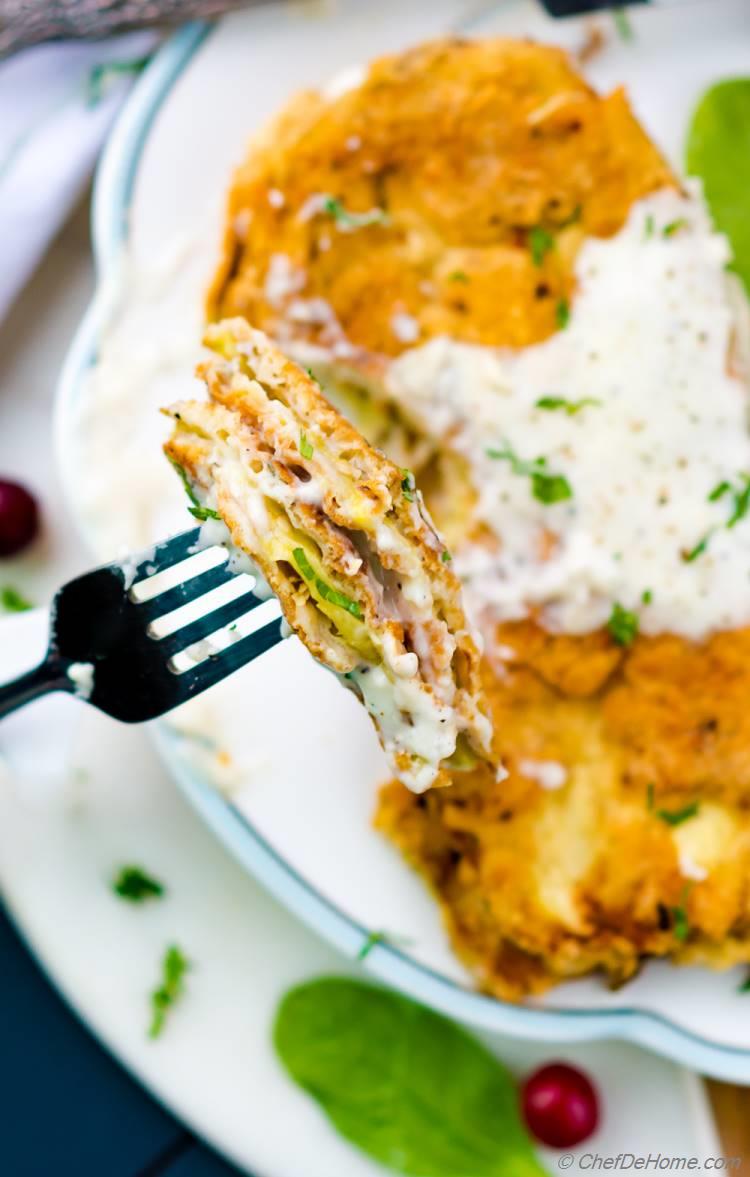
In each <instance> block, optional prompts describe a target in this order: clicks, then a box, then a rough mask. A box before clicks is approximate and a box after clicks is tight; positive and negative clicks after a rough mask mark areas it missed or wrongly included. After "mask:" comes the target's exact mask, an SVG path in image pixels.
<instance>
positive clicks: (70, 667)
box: [0, 528, 281, 723]
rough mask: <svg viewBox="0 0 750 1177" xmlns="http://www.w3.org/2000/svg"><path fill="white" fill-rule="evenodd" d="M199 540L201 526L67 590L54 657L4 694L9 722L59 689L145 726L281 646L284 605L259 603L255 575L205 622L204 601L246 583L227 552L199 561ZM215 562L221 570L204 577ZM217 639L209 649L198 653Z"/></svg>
mask: <svg viewBox="0 0 750 1177" xmlns="http://www.w3.org/2000/svg"><path fill="white" fill-rule="evenodd" d="M200 535H201V532H200V528H195V529H194V530H192V531H188V532H183V533H182V534H180V535H176V536H174V537H173V538H172V539H169V540H166V541H165V542H164V543H161V544H158V545H157V546H156V547H155V548H153V549H152V550H150V551H148V552H144V553H141V554H140V555H138V556H135V557H133V558H132V559H130V560H128V561H127V562H126V563H125V562H123V563H114V564H107V565H104V567H102V568H96V569H94V571H93V572H88V573H86V575H84V576H79V577H78V578H77V579H76V580H71V581H70V582H69V583H68V584H66V585H64V586H63V588H61V589H60V591H59V592H58V593H57V596H56V597H55V599H54V602H53V605H52V612H51V623H50V642H49V648H48V650H47V655H46V657H45V659H44V661H43V662H42V663H41V664H40V665H39V666H37V667H36V668H35V669H34V670H31V671H29V672H28V673H27V674H24V675H22V676H21V677H20V678H18V679H16V680H15V681H13V682H10V683H6V684H4V685H2V686H0V718H2V717H3V716H4V715H7V714H9V713H10V712H11V711H14V710H15V709H16V708H18V707H22V706H23V705H24V704H25V703H29V702H31V701H32V700H33V699H37V698H39V697H40V696H41V695H46V694H48V693H49V692H51V691H68V692H69V693H71V694H77V695H79V696H81V697H82V698H85V699H87V700H88V702H90V703H92V704H93V705H94V706H95V707H98V708H99V710H100V711H104V712H106V714H107V715H111V716H112V717H113V718H114V719H119V720H121V721H122V722H124V723H142V722H144V721H145V720H148V719H155V718H156V717H157V716H159V715H163V714H164V713H165V712H167V711H171V710H172V708H174V707H177V706H179V704H180V703H185V702H187V700H188V699H192V698H194V697H195V695H199V694H200V693H201V692H202V691H205V690H207V688H208V687H211V686H213V685H214V684H215V683H217V682H219V681H220V680H221V679H223V678H226V676H227V675H228V674H232V673H233V672H234V671H235V670H238V669H239V668H240V667H241V666H244V665H245V664H246V663H248V662H252V661H253V659H254V658H257V657H258V656H259V655H260V654H263V653H264V652H265V651H266V650H268V649H269V648H270V647H271V646H274V645H276V643H277V642H278V641H279V640H280V638H281V613H280V608H279V605H278V602H276V601H274V602H273V603H270V602H266V601H264V599H263V597H261V596H257V595H255V594H254V593H253V592H252V587H253V584H254V582H253V580H251V578H250V577H249V576H247V575H243V576H242V577H241V578H238V582H237V587H238V589H239V590H240V591H239V592H237V594H236V595H235V596H234V597H232V599H231V600H228V601H223V602H222V603H220V604H216V605H213V604H212V603H211V602H210V601H207V602H206V607H205V611H204V612H200V615H196V614H197V613H198V611H199V608H200V602H201V598H203V597H205V596H206V594H207V593H210V592H212V591H213V590H217V589H219V588H220V587H221V586H222V585H225V584H227V583H228V582H229V581H231V580H233V579H234V578H235V577H236V576H238V574H237V572H236V571H235V570H234V569H233V568H232V567H230V561H229V556H228V553H227V552H226V550H225V549H223V548H218V547H216V548H211V549H206V552H207V555H206V556H200V555H199V553H200V552H201V547H200ZM209 551H210V553H211V555H208V552H209ZM207 560H213V566H212V567H209V568H206V569H205V570H200V566H201V565H205V563H206V562H207ZM186 561H190V562H188V563H185V562H186ZM183 563H184V568H181V567H180V566H181V565H183ZM191 563H192V568H191ZM196 565H198V567H196ZM170 569H175V570H176V572H175V574H174V575H170V580H171V581H173V582H174V579H175V576H177V578H178V580H179V583H173V584H172V585H171V586H170V587H167V586H165V587H164V588H163V589H162V588H160V584H159V580H162V581H163V580H164V579H166V578H165V577H164V576H162V574H163V573H165V572H167V571H168V570H170ZM183 576H184V579H182V578H181V577H183ZM157 577H159V580H157V579H155V578H157ZM245 586H247V587H245ZM243 589H244V591H242V590H243ZM264 604H265V605H266V606H267V607H266V608H265V609H263V610H261V613H259V614H256V615H255V617H253V616H252V612H253V610H255V609H257V608H258V606H260V605H264ZM183 606H192V609H191V610H186V612H187V613H189V616H188V617H186V618H185V619H184V620H182V619H181V618H179V617H176V618H175V624H174V625H173V626H172V627H171V628H170V627H169V615H170V614H173V613H174V612H175V610H177V609H181V608H182V607H183ZM254 622H256V623H257V622H259V624H255V625H254V624H253V623H254ZM165 623H166V627H167V628H168V629H169V632H165ZM251 626H252V632H248V630H250V628H251ZM209 638H211V639H213V644H210V645H209V648H208V649H206V648H205V647H204V648H201V647H200V646H198V648H197V649H195V650H191V649H190V647H194V646H195V644H196V643H201V642H205V641H206V639H209Z"/></svg>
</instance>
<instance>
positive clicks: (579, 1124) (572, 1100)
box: [522, 1063, 599, 1148]
mask: <svg viewBox="0 0 750 1177" xmlns="http://www.w3.org/2000/svg"><path fill="white" fill-rule="evenodd" d="M522 1104H523V1115H524V1119H525V1120H526V1126H527V1127H528V1129H529V1132H530V1133H531V1134H532V1136H534V1137H536V1139H537V1140H539V1141H540V1142H541V1143H542V1144H547V1145H549V1146H550V1147H551V1148H571V1147H572V1146H573V1145H574V1144H580V1143H581V1141H583V1140H587V1139H588V1137H589V1136H591V1134H592V1132H594V1131H595V1129H596V1126H597V1124H598V1122H599V1100H598V1098H597V1094H596V1091H595V1090H594V1088H593V1086H592V1085H591V1082H590V1081H589V1080H588V1079H587V1078H586V1076H585V1075H584V1074H583V1073H582V1072H581V1071H577V1070H576V1068H575V1067H569V1066H568V1064H567V1063H548V1064H547V1065H546V1066H544V1067H540V1068H539V1070H538V1071H534V1073H533V1075H530V1076H529V1078H528V1079H527V1080H526V1082H525V1083H524V1086H523V1093H522Z"/></svg>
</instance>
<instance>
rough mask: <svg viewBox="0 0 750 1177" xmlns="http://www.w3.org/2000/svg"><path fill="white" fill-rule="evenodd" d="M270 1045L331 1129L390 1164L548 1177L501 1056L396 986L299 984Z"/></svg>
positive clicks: (447, 1175)
mask: <svg viewBox="0 0 750 1177" xmlns="http://www.w3.org/2000/svg"><path fill="white" fill-rule="evenodd" d="M273 1043H274V1047H275V1049H276V1053H277V1055H278V1057H279V1059H280V1060H281V1063H282V1065H283V1066H284V1067H285V1069H286V1071H287V1072H288V1074H289V1075H290V1076H291V1078H292V1079H293V1080H294V1082H295V1083H297V1084H298V1085H299V1086H300V1087H301V1088H302V1089H303V1090H304V1091H305V1092H306V1093H307V1094H308V1095H309V1096H310V1097H311V1098H312V1099H314V1100H315V1101H316V1102H317V1103H318V1105H319V1106H320V1108H321V1109H322V1111H323V1112H324V1113H325V1114H326V1116H327V1117H328V1119H329V1120H330V1122H331V1123H332V1125H333V1127H334V1128H335V1129H336V1131H337V1132H338V1133H339V1134H340V1135H341V1136H342V1137H343V1138H344V1139H345V1140H347V1141H349V1143H350V1144H353V1145H354V1146H355V1147H356V1148H358V1149H360V1150H361V1151H362V1152H364V1153H366V1154H367V1156H369V1157H370V1158H371V1159H373V1160H375V1161H377V1162H378V1163H379V1164H381V1165H384V1166H385V1167H386V1168H388V1169H390V1170H392V1171H395V1172H397V1173H402V1174H412V1175H416V1174H418V1175H419V1177H457V1175H458V1174H462V1175H464V1174H465V1175H466V1177H468V1175H469V1174H471V1177H497V1175H498V1174H500V1173H503V1174H506V1175H507V1177H511V1175H512V1177H544V1170H543V1169H542V1167H541V1165H540V1163H539V1161H538V1160H537V1159H536V1155H535V1152H534V1148H533V1146H532V1143H531V1140H530V1138H529V1136H528V1133H527V1132H526V1130H525V1128H524V1127H523V1124H522V1122H521V1116H520V1112H519V1105H518V1094H517V1089H516V1084H515V1082H514V1080H513V1078H512V1076H511V1075H510V1074H509V1073H508V1071H507V1070H506V1069H505V1067H504V1066H503V1065H502V1063H501V1062H500V1060H499V1059H498V1058H497V1057H496V1056H495V1055H494V1054H492V1053H491V1052H490V1051H489V1050H488V1049H487V1048H486V1047H485V1046H483V1045H482V1044H481V1043H479V1042H478V1041H477V1040H476V1039H475V1038H473V1037H471V1035H469V1034H467V1032H466V1031H465V1030H463V1029H461V1028H460V1027H459V1026H457V1025H456V1024H455V1023H453V1022H450V1021H448V1020H447V1019H446V1018H443V1017H441V1016H440V1015H439V1014H436V1013H433V1012H432V1010H428V1009H426V1008H424V1007H423V1006H420V1005H417V1004H416V1003H415V1002H413V1001H411V1000H409V998H407V997H403V996H401V994H399V993H395V992H393V991H392V990H388V989H385V988H383V987H382V986H375V985H368V984H366V983H364V982H362V981H358V980H355V979H353V978H348V977H321V978H318V979H315V980H312V981H307V982H305V983H303V984H301V985H298V986H296V987H295V988H293V989H291V990H290V991H289V992H288V993H287V994H286V995H285V996H284V998H283V999H282V1001H281V1004H280V1005H279V1008H278V1011H277V1014H276V1020H275V1024H274V1028H273ZM394 1108H396V1109H397V1110H398V1114H397V1115H394V1114H393V1109H394Z"/></svg>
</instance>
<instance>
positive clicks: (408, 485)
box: [401, 470, 415, 503]
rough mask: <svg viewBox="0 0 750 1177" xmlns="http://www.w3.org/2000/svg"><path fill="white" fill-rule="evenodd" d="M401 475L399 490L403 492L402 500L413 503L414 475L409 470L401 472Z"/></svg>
mask: <svg viewBox="0 0 750 1177" xmlns="http://www.w3.org/2000/svg"><path fill="white" fill-rule="evenodd" d="M401 474H402V478H401V490H402V492H403V495H404V498H405V499H406V501H407V502H408V503H413V502H414V490H415V483H414V475H413V474H412V472H411V470H402V471H401Z"/></svg>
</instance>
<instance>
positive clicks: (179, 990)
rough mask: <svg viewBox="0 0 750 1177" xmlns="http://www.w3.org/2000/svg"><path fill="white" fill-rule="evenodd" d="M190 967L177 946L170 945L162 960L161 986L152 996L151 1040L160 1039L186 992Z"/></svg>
mask: <svg viewBox="0 0 750 1177" xmlns="http://www.w3.org/2000/svg"><path fill="white" fill-rule="evenodd" d="M189 967H190V964H189V962H188V959H187V957H186V956H185V955H184V954H183V953H182V952H181V951H180V949H179V948H177V946H176V945H174V944H172V945H170V947H169V948H168V949H167V951H166V952H165V953H164V959H163V960H162V966H161V968H162V979H161V985H159V987H158V989H154V991H153V993H152V994H151V1011H152V1017H151V1025H150V1027H149V1031H148V1035H149V1038H158V1037H159V1035H160V1034H161V1032H162V1030H163V1029H164V1026H165V1024H166V1020H167V1014H168V1012H169V1010H170V1009H172V1007H173V1006H174V1005H175V1004H176V1003H177V1002H178V1001H179V999H180V997H182V994H183V993H184V991H185V973H186V972H187V971H188V969H189Z"/></svg>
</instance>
